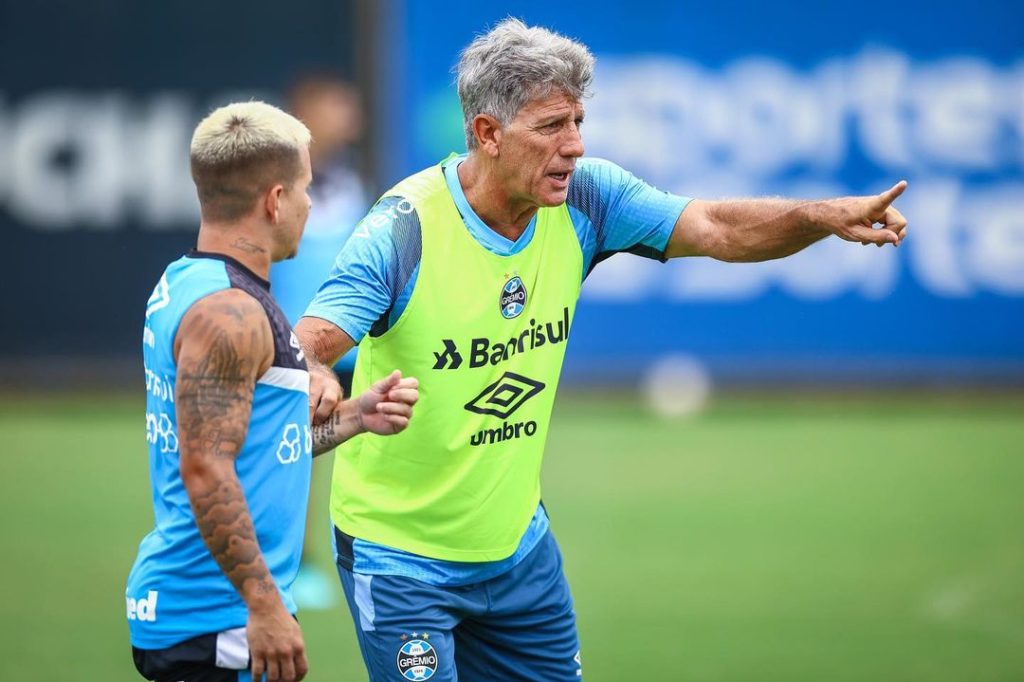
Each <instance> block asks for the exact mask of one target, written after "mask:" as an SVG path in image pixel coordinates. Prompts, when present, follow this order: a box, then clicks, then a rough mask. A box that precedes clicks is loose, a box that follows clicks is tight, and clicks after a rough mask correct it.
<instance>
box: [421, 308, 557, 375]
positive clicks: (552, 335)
mask: <svg viewBox="0 0 1024 682" xmlns="http://www.w3.org/2000/svg"><path fill="white" fill-rule="evenodd" d="M568 336H569V308H562V317H561V319H559V320H552V321H550V322H544V321H541V322H537V320H535V319H531V320H530V321H529V325H528V326H527V327H526V328H525V329H523V330H522V331H520V332H519V333H518V334H515V335H514V336H510V337H509V338H507V339H504V338H503V339H490V338H488V337H486V336H480V337H476V338H473V339H470V340H469V344H468V348H469V367H471V368H476V367H486V366H488V365H489V366H491V367H496V366H497V365H500V364H501V363H503V362H508V361H509V360H511V359H512V358H514V357H515V356H517V355H522V354H523V353H528V352H530V351H532V350H536V349H537V348H543V347H544V346H546V345H548V344H552V345H553V344H557V343H565V341H566V339H567V338H568ZM441 343H442V344H443V346H444V347H443V348H442V349H441V350H440V351H434V366H433V369H458V368H459V367H460V366H462V364H463V359H464V356H463V354H462V353H460V352H459V345H458V343H456V341H455V339H441ZM465 348H466V346H465V345H464V346H463V350H465Z"/></svg>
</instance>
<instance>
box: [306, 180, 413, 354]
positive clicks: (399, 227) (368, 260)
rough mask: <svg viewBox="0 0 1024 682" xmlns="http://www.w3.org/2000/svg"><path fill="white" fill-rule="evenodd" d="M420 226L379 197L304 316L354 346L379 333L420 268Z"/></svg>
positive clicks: (393, 201) (394, 201) (396, 200)
mask: <svg viewBox="0 0 1024 682" xmlns="http://www.w3.org/2000/svg"><path fill="white" fill-rule="evenodd" d="M421 250H422V246H421V235H420V221H419V216H418V215H417V214H416V211H415V209H411V207H410V206H409V203H408V202H403V201H402V198H401V197H384V198H383V199H381V200H380V201H378V202H377V203H376V204H375V205H374V207H373V208H372V209H371V210H370V212H369V213H368V214H367V215H366V217H365V218H363V219H362V220H361V221H359V224H358V225H356V228H355V230H354V231H353V232H352V236H351V237H350V238H349V240H348V241H347V242H346V243H345V246H344V247H342V249H341V251H340V252H339V253H338V257H337V258H336V259H335V261H334V265H333V267H332V268H331V272H330V275H328V277H327V280H326V281H325V282H324V283H323V284H321V285H320V288H319V290H318V291H317V292H316V295H315V296H314V297H313V300H312V302H311V303H310V304H309V307H308V308H306V312H305V314H304V316H305V317H318V318H321V319H324V320H327V321H328V322H331V323H332V324H334V325H336V326H337V327H338V328H340V329H341V330H342V331H344V332H345V333H346V334H348V335H349V336H350V337H352V340H353V341H355V342H356V343H359V342H360V341H361V340H362V339H363V337H364V336H365V335H366V334H368V333H369V334H373V335H379V334H381V333H383V332H384V331H385V330H386V329H387V328H388V326H389V325H390V321H391V313H392V312H393V311H394V308H395V304H396V302H398V301H399V299H400V298H401V297H402V295H403V293H405V294H406V297H407V294H408V292H407V291H406V289H407V287H408V285H410V284H411V281H410V280H411V279H412V275H413V273H414V272H415V270H416V269H417V268H418V266H419V260H420V253H421Z"/></svg>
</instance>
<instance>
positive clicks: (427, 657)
mask: <svg viewBox="0 0 1024 682" xmlns="http://www.w3.org/2000/svg"><path fill="white" fill-rule="evenodd" d="M429 637H430V635H428V634H427V633H425V632H424V633H423V634H422V635H418V634H417V633H415V632H414V633H413V636H412V639H408V640H407V641H404V642H403V643H402V646H401V647H399V649H398V659H397V663H398V672H400V673H401V674H402V677H404V678H405V679H407V680H412V681H413V682H421V681H422V680H429V679H430V678H431V677H433V676H434V673H435V672H436V671H437V651H436V650H435V649H434V647H433V646H432V645H431V644H430V642H428V641H426V640H427V639H429ZM402 639H403V640H405V639H406V636H405V635H402Z"/></svg>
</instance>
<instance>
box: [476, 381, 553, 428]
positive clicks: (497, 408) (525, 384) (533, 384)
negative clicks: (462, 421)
mask: <svg viewBox="0 0 1024 682" xmlns="http://www.w3.org/2000/svg"><path fill="white" fill-rule="evenodd" d="M543 390H544V384H542V383H541V382H539V381H534V380H533V379H530V378H529V377H524V376H522V375H521V374H514V373H513V372H505V373H504V374H502V375H501V378H500V379H498V380H497V381H495V382H494V383H493V384H491V385H490V386H488V387H487V388H485V389H484V390H483V391H482V392H481V393H480V395H478V396H477V397H475V398H473V399H472V400H470V401H469V402H468V403H466V405H465V408H466V409H467V410H469V411H470V412H476V413H477V414H485V415H488V416H491V417H497V418H498V419H508V418H509V417H511V416H512V414H514V413H515V412H516V410H518V409H519V408H520V407H522V406H523V405H524V404H525V403H526V401H528V400H529V399H530V398H532V397H534V396H535V395H537V394H538V393H540V392H541V391H543ZM536 433H537V422H535V421H533V420H529V421H525V422H507V421H506V422H504V423H502V425H501V426H499V427H496V428H491V429H481V430H480V431H478V432H477V433H476V434H474V435H473V436H472V437H471V438H470V440H469V444H470V445H492V444H494V443H501V442H504V441H507V440H513V439H516V438H523V437H527V438H528V437H530V436H533V435H534V434H536Z"/></svg>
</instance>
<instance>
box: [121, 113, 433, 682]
mask: <svg viewBox="0 0 1024 682" xmlns="http://www.w3.org/2000/svg"><path fill="white" fill-rule="evenodd" d="M309 139H310V138H309V131H308V130H307V129H306V127H305V126H304V125H302V123H300V122H299V121H298V120H296V119H295V118H293V117H291V116H289V115H288V114H286V113H285V112H283V111H281V110H279V109H276V108H274V107H271V106H269V105H267V104H263V103H261V102H248V103H242V104H232V105H228V106H226V107H222V108H220V109H217V110H216V111H214V112H213V113H212V114H210V115H209V116H208V117H207V118H206V119H204V120H203V121H202V122H201V123H200V124H199V126H198V127H197V128H196V131H195V134H194V136H193V138H192V146H191V163H192V176H193V178H194V180H195V183H196V188H197V190H198V192H199V203H200V207H201V209H202V223H201V225H200V227H199V237H198V249H197V250H193V251H192V252H190V253H189V254H187V255H186V256H183V257H182V258H180V259H178V260H176V261H174V262H173V263H171V264H170V265H169V266H168V267H167V269H166V271H165V272H164V274H163V276H162V277H161V278H160V281H159V282H158V284H157V286H156V288H155V290H154V291H153V295H152V296H151V297H150V299H149V302H148V304H147V306H146V324H145V329H144V332H143V358H144V361H145V368H146V388H147V396H146V398H147V400H146V436H147V440H148V442H149V465H150V477H151V479H152V486H153V505H154V512H155V517H156V528H155V529H154V530H153V531H152V532H151V533H149V534H148V535H147V536H146V537H145V538H144V539H143V540H142V543H141V545H140V546H139V553H138V557H137V558H136V560H135V565H134V566H133V567H132V570H131V574H130V575H129V576H128V586H127V588H126V590H125V599H126V606H127V617H128V625H129V631H130V633H131V642H132V648H133V654H134V658H135V664H136V667H137V668H138V670H139V672H140V673H141V674H142V675H143V676H144V677H145V678H147V679H150V680H175V681H183V682H227V681H228V680H232V681H233V680H240V679H246V678H247V677H248V675H249V672H246V669H247V668H250V672H251V675H252V676H253V677H254V678H255V679H257V680H260V679H263V676H264V674H265V675H266V679H268V680H301V679H302V678H303V677H304V676H305V674H306V671H307V663H306V655H305V651H304V645H303V639H302V633H301V632H300V630H299V626H298V624H297V623H296V621H295V619H294V618H293V614H294V613H295V604H294V602H293V600H292V597H291V584H292V581H293V580H294V579H295V573H296V571H297V570H298V566H299V554H300V552H301V549H302V536H303V524H304V521H305V510H306V499H307V496H308V494H309V472H310V464H311V459H312V457H313V456H314V455H315V454H319V453H321V452H324V451H325V450H328V449H330V448H332V447H334V446H335V445H337V444H338V443H341V442H343V441H345V440H347V439H348V438H351V437H353V436H355V435H357V434H359V433H362V432H364V431H367V430H369V431H372V432H374V433H378V434H391V433H395V432H398V431H401V430H402V429H404V428H405V427H406V426H407V425H408V423H409V416H410V415H411V408H412V404H413V403H415V402H416V398H417V391H416V381H415V380H414V379H401V377H400V375H399V373H398V372H393V373H391V374H389V376H388V377H387V378H386V379H384V380H382V381H379V382H377V383H376V384H374V385H373V386H372V387H369V388H368V389H367V390H366V391H365V392H364V393H363V394H362V395H361V396H360V397H359V399H358V400H353V401H347V402H343V403H337V404H336V405H335V406H334V407H333V408H331V411H330V415H329V416H328V418H327V419H325V420H323V423H322V424H321V425H319V426H317V427H313V428H312V429H311V428H310V421H309V419H310V414H309V399H308V391H309V374H308V372H307V370H306V362H305V359H304V357H303V353H302V350H301V349H300V347H299V344H298V341H297V340H296V338H295V335H294V334H293V333H292V330H291V326H290V325H289V323H288V320H287V319H286V318H285V316H284V314H283V313H282V312H281V310H280V309H279V308H278V307H277V304H276V303H275V302H274V299H273V297H271V295H270V285H269V283H268V282H267V274H268V271H269V269H270V263H271V262H272V261H278V260H282V259H284V258H290V257H291V256H293V255H294V254H295V250H296V247H297V245H298V243H299V237H300V236H301V235H302V229H303V226H304V224H305V222H306V216H307V215H308V213H309V205H310V201H309V196H308V194H307V189H308V187H309V183H310V180H311V179H312V176H311V172H310V163H309V149H308V146H309Z"/></svg>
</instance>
